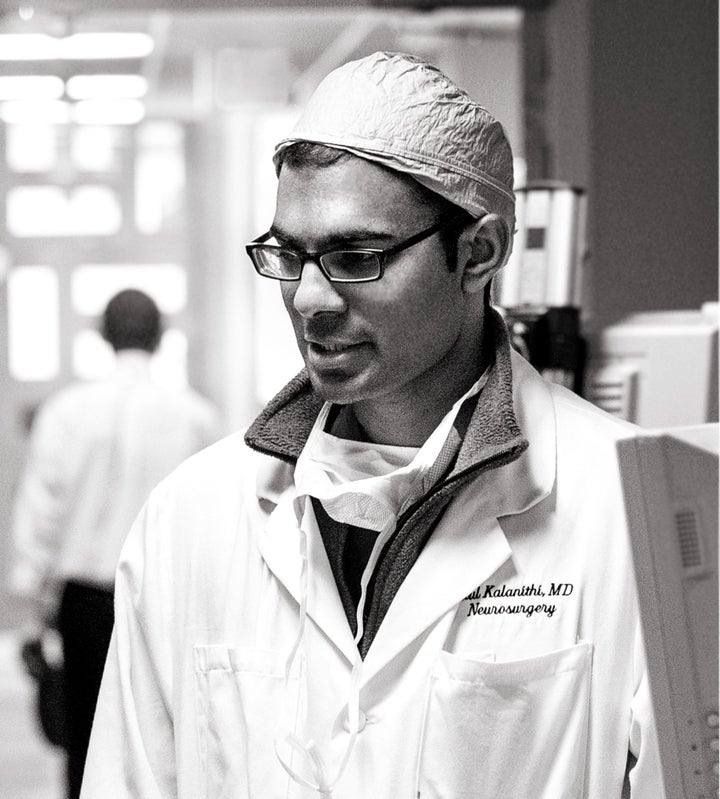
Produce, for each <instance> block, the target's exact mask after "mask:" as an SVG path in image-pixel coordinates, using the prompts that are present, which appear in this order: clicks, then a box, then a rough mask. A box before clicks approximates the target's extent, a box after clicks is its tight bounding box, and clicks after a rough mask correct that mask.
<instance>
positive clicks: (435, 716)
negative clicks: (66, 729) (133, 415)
mask: <svg viewBox="0 0 720 799" xmlns="http://www.w3.org/2000/svg"><path fill="white" fill-rule="evenodd" d="M513 393H514V405H515V413H516V416H517V420H518V422H519V424H520V427H521V429H522V430H523V432H524V434H525V437H526V438H527V439H528V441H529V448H528V449H527V450H526V451H525V452H524V453H523V454H522V455H521V456H520V457H519V458H518V459H517V460H515V461H513V462H512V463H510V464H507V465H505V466H502V467H499V468H496V469H494V470H491V471H488V472H484V473H483V474H481V475H480V476H479V477H478V478H477V479H476V480H474V481H473V482H471V483H470V484H469V485H467V486H465V487H464V488H463V489H462V490H461V492H460V494H459V495H458V496H457V497H456V498H455V499H454V500H453V501H452V502H451V504H450V505H449V507H448V509H447V510H446V512H445V513H444V515H443V516H442V518H441V521H440V523H439V524H438V526H437V528H436V529H435V531H434V532H433V534H432V537H431V538H430V540H429V542H428V543H427V545H426V546H425V548H424V549H423V550H422V552H421V554H420V556H419V559H418V560H417V562H416V563H415V565H414V566H413V568H412V569H411V571H410V573H409V575H408V576H407V577H406V579H405V580H404V582H403V583H402V585H401V586H400V589H399V591H398V593H397V595H396V596H395V598H394V600H393V602H392V604H391V605H390V607H389V610H388V612H387V615H386V616H385V618H384V620H383V622H382V624H381V626H380V628H379V630H378V632H377V635H376V637H375V639H374V641H373V643H372V645H371V647H370V649H369V652H368V654H367V656H366V658H365V660H364V664H363V672H362V684H361V689H360V708H361V711H362V713H361V724H360V726H361V729H360V732H359V734H358V736H357V740H356V743H355V747H354V749H353V751H352V754H351V757H350V760H349V763H348V766H347V768H346V770H345V772H344V774H343V775H342V777H341V779H340V781H339V783H338V785H337V788H336V790H335V791H334V793H333V796H334V797H342V799H361V798H362V799H371V798H372V799H398V798H399V797H402V799H417V798H418V797H420V799H426V798H427V799H470V798H471V797H472V799H509V798H510V797H512V799H579V797H584V798H586V799H619V797H620V795H621V791H622V784H623V776H624V773H625V765H626V757H627V752H628V748H631V749H632V751H633V752H634V753H635V754H636V756H637V757H638V762H637V764H636V765H635V768H634V769H633V771H632V772H631V780H632V785H633V791H632V796H633V799H661V797H662V796H663V791H662V782H661V778H660V767H659V760H658V752H657V742H656V733H655V728H654V723H653V719H652V712H651V707H650V703H649V695H648V684H647V675H646V670H645V664H644V660H643V645H642V636H641V629H640V621H639V614H638V605H637V598H636V588H635V582H634V575H633V567H632V562H631V554H630V546H629V541H628V535H627V530H626V521H625V516H624V511H623V504H622V499H621V486H620V483H619V476H618V469H617V465H616V457H615V450H614V443H615V440H616V439H617V438H618V437H620V436H623V435H627V434H628V432H631V429H630V428H628V426H626V425H625V424H623V423H620V422H617V421H615V420H613V419H611V418H610V417H608V416H607V415H605V414H603V413H601V412H600V411H598V410H596V409H595V408H593V407H592V406H590V405H588V404H587V403H585V402H583V401H582V400H580V399H578V398H577V397H575V396H574V395H572V394H570V393H569V392H567V391H565V390H564V389H561V388H558V387H554V386H549V385H548V384H546V383H545V382H544V381H542V379H541V378H540V377H539V376H538V375H537V373H536V372H535V371H534V370H533V369H532V368H531V367H530V366H528V365H527V364H526V363H525V362H524V361H522V360H521V359H520V358H519V357H517V356H515V355H514V354H513ZM292 493H293V492H292V466H291V465H289V464H286V463H283V462H282V461H280V460H276V459H273V458H270V457H268V456H266V455H262V454H260V453H257V452H254V451H252V450H250V449H249V448H248V447H247V446H245V444H244V443H243V439H242V437H241V436H239V435H237V436H232V437H230V438H228V439H225V440H224V441H222V442H220V443H218V444H216V445H215V446H213V447H211V448H210V449H208V450H206V451H204V452H203V453H200V454H199V455H197V456H195V457H194V458H192V459H191V460H190V461H188V462H186V463H185V464H184V465H183V466H182V467H180V469H179V470H177V471H176V472H175V474H174V475H172V476H171V477H170V478H169V479H167V480H166V481H165V482H164V483H163V484H161V486H160V487H159V488H158V489H157V490H156V491H155V492H154V494H153V495H152V497H151V499H150V501H149V503H148V504H147V506H146V507H145V509H144V511H143V512H142V514H141V515H140V518H139V519H138V521H137V523H136V525H135V527H134V529H133V531H132V533H131V535H130V537H129V539H128V541H127V543H126V546H125V549H124V552H123V556H122V559H121V565H120V568H119V572H118V576H117V588H116V629H115V634H114V638H113V643H112V645H111V650H110V655H109V659H108V665H107V668H106V673H105V677H104V681H103V687H102V691H101V697H100V702H99V705H98V710H97V715H96V723H95V727H94V731H93V738H92V741H91V746H90V753H89V758H88V765H87V768H86V774H85V783H84V789H83V794H82V796H83V799H110V798H112V799H121V798H122V799H125V797H137V798H138V799H156V798H157V799H159V798H160V797H163V799H164V798H165V797H175V796H177V797H180V798H181V799H200V798H201V797H202V798H203V799H204V798H205V797H208V799H210V798H212V799H219V797H223V798H226V799H247V798H252V799H280V797H283V798H285V797H313V796H314V797H316V796H317V795H318V794H317V793H316V792H313V791H310V790H308V789H305V788H302V787H301V786H299V785H298V784H296V783H295V782H294V781H293V780H291V779H290V778H289V777H288V775H287V774H286V772H285V771H284V770H283V768H282V767H281V765H280V764H279V762H278V760H277V758H276V755H275V751H274V744H273V739H274V734H275V731H276V726H277V723H278V720H279V719H280V718H281V717H282V719H283V720H284V722H286V723H289V724H292V723H293V719H298V718H302V717H303V713H302V710H300V711H298V703H300V708H301V709H302V707H303V701H304V700H305V699H306V702H307V708H308V713H307V722H306V724H304V723H303V722H297V724H298V732H299V734H300V735H301V737H302V738H303V739H304V740H307V739H310V738H312V739H314V741H315V742H316V744H317V746H318V749H319V751H320V753H321V754H322V756H323V758H324V759H325V761H326V763H327V764H328V771H329V772H330V773H331V774H333V773H334V772H335V771H336V769H337V764H338V762H339V760H340V758H341V757H342V754H343V752H344V750H345V747H346V744H347V740H348V732H347V730H346V726H347V725H346V719H347V705H348V695H349V678H350V673H351V669H352V662H353V656H354V651H355V650H354V647H355V644H354V643H353V638H352V634H351V632H350V628H349V625H348V622H347V619H346V616H345V613H344V611H343V608H342V605H341V603H340V600H339V597H338V592H337V588H336V586H335V582H334V579H333V575H332V572H331V569H330V566H329V563H328V560H327V556H326V554H325V550H324V547H323V545H322V542H321V539H320V536H319V534H315V535H311V536H310V540H309V552H308V558H309V596H308V621H307V625H306V629H305V634H304V638H303V643H302V647H301V657H300V658H299V659H298V660H296V662H295V665H296V668H295V669H294V673H293V674H292V675H291V677H290V680H289V683H288V685H287V687H284V679H283V669H284V666H285V662H286V658H287V654H288V651H289V649H290V648H291V646H292V643H293V641H294V639H295V636H296V634H297V630H298V605H299V599H300V587H299V586H300V563H301V561H300V556H299V538H298V529H297V525H296V524H295V518H294V516H293V512H292V507H291V497H292ZM299 664H302V666H300V665H299ZM293 765H294V766H295V767H296V768H297V769H298V770H299V771H301V772H307V771H308V768H307V764H306V763H305V761H304V760H303V759H302V758H298V759H297V760H296V761H294V763H293Z"/></svg>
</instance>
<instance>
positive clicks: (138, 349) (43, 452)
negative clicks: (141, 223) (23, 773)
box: [11, 289, 217, 799]
mask: <svg viewBox="0 0 720 799" xmlns="http://www.w3.org/2000/svg"><path fill="white" fill-rule="evenodd" d="M161 332H162V325H161V318H160V313H159V311H158V308H157V306H156V305H155V303H154V302H153V300H152V299H151V298H150V297H148V296H147V295H146V294H144V293H142V292H140V291H137V290H135V289H128V290H126V291H121V292H120V293H119V294H117V295H116V296H115V297H113V299H111V300H110V302H109V303H108V305H107V308H106V310H105V313H104V315H103V320H102V333H103V336H104V337H105V339H106V340H107V341H108V342H109V344H110V345H111V346H112V348H113V350H114V351H115V355H116V365H115V371H114V373H113V374H112V376H111V377H110V378H109V379H107V380H102V381H97V382H91V383H76V384H73V385H71V386H68V387H66V388H65V389H63V390H61V391H60V392H59V393H58V394H57V395H55V396H54V397H53V398H51V399H50V400H49V401H48V402H47V403H46V404H45V405H44V406H43V408H42V409H41V411H40V414H39V416H38V419H37V422H36V424H35V425H34V428H33V431H32V437H31V442H30V454H29V458H28V463H27V468H26V470H25V474H24V476H23V480H22V482H21V485H20V489H19V492H18V496H17V500H16V507H15V519H14V534H15V543H16V549H17V557H16V560H15V563H14V569H13V573H12V575H11V581H12V588H13V589H14V591H15V592H16V593H17V594H18V595H19V596H20V597H23V598H25V599H26V600H27V603H28V604H29V605H30V610H31V615H32V616H33V619H34V625H35V626H36V628H41V627H42V625H43V624H45V623H46V621H48V620H53V622H54V623H56V624H57V625H58V629H59V632H60V635H61V638H62V643H63V653H64V671H65V688H66V702H65V706H66V716H67V742H66V749H67V755H68V760H67V778H68V796H69V797H70V799H74V797H78V796H79V794H80V785H81V782H82V773H83V768H84V763H85V755H86V751H87V745H88V740H89V738H90V730H91V727H92V719H93V713H94V711H95V702H96V700H97V694H98V691H99V688H100V680H101V677H102V670H103V666H104V663H105V656H106V654H107V648H108V644H109V641H110V634H111V632H112V627H113V607H112V598H113V579H114V574H115V568H116V566H117V561H118V556H119V554H120V549H121V546H122V542H123V540H124V539H125V536H126V534H127V531H128V529H129V527H130V525H131V524H132V521H133V519H134V518H135V516H136V515H137V513H138V511H139V509H140V508H141V507H142V504H143V502H144V501H145V499H146V497H147V495H148V493H149V492H150V489H152V488H153V487H154V486H155V485H156V484H157V483H158V482H159V481H160V480H161V479H162V478H163V477H165V476H166V475H167V474H168V473H169V472H170V471H171V470H172V469H173V468H174V467H175V466H177V465H178V464H179V463H180V462H181V461H182V460H184V459H185V458H187V457H188V456H189V455H192V454H193V453H195V452H197V451H198V450H199V449H201V448H202V447H204V446H206V445H208V444H210V443H212V441H214V440H215V439H216V438H217V436H216V426H217V422H216V418H215V417H216V414H215V411H214V409H213V408H212V407H211V405H210V404H209V403H208V402H207V400H205V399H203V398H202V397H200V396H199V395H198V394H196V393H195V392H192V391H183V392H171V391H168V390H166V389H164V388H161V387H159V386H157V385H156V384H155V383H154V382H153V381H152V380H151V376H150V359H151V356H152V353H153V352H154V351H155V350H156V348H157V346H158V344H159V342H160V336H161Z"/></svg>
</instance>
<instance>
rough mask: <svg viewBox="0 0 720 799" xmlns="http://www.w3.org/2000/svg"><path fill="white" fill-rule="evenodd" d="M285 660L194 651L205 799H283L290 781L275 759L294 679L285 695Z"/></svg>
mask: <svg viewBox="0 0 720 799" xmlns="http://www.w3.org/2000/svg"><path fill="white" fill-rule="evenodd" d="M285 657H286V656H285V654H283V653H278V652H271V651H265V650H255V649H236V648H231V647H227V646H196V647H195V648H194V658H195V680H196V685H197V712H198V726H199V729H200V740H199V746H200V757H201V761H202V764H203V772H204V792H203V796H204V797H205V798H206V799H260V797H261V798H262V799H281V797H282V799H285V797H286V796H287V794H288V776H287V774H286V772H285V771H284V769H283V767H282V766H281V765H280V762H279V761H278V759H277V757H276V755H275V744H274V739H275V733H276V729H277V725H278V721H279V719H280V717H281V716H283V717H290V718H292V717H293V716H294V713H295V708H296V706H297V696H298V689H297V684H298V682H297V679H294V678H291V679H290V681H289V683H288V686H287V690H286V689H285Z"/></svg>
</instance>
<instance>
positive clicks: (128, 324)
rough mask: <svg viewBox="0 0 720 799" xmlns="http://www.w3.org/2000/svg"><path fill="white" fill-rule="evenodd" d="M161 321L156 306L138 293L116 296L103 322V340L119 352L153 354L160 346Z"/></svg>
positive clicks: (144, 295)
mask: <svg viewBox="0 0 720 799" xmlns="http://www.w3.org/2000/svg"><path fill="white" fill-rule="evenodd" d="M161 334H162V320H161V318H160V311H159V310H158V307H157V305H156V304H155V302H154V301H153V300H152V299H151V298H150V297H148V295H147V294H144V293H143V292H142V291H138V290H137V289H125V291H121V292H120V293H119V294H116V295H115V296H114V297H113V298H112V299H111V300H110V302H109V303H108V304H107V307H106V308H105V313H104V314H103V318H102V335H103V338H105V340H106V341H107V342H108V343H109V344H110V345H111V346H112V348H113V349H114V350H115V351H116V352H117V351H118V350H130V349H137V350H146V351H147V352H153V351H154V350H155V349H157V346H158V344H159V343H160V336H161Z"/></svg>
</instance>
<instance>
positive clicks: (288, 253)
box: [245, 216, 460, 283]
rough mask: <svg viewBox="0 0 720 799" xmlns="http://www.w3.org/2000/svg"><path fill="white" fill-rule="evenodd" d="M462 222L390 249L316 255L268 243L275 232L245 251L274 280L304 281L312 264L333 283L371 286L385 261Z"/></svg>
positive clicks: (442, 224) (448, 222)
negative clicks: (307, 266) (305, 271)
mask: <svg viewBox="0 0 720 799" xmlns="http://www.w3.org/2000/svg"><path fill="white" fill-rule="evenodd" d="M459 221H460V219H459V218H458V217H457V216H453V217H452V218H450V219H441V220H439V221H438V222H436V223H435V224H434V225H431V226H430V227H429V228H426V229H425V230H421V231H420V232H419V233H416V234H415V235H414V236H410V238H409V239H405V240H404V241H401V242H400V243H399V244H395V245H393V246H392V247H387V248H386V249H377V248H374V247H361V248H354V247H353V248H348V249H344V250H335V249H329V250H315V251H312V252H311V251H309V250H295V249H290V248H288V247H283V246H282V245H279V244H265V242H266V241H267V240H268V239H269V238H272V235H273V234H272V233H271V232H268V233H265V234H264V235H262V236H260V237H259V238H257V239H255V241H252V242H250V244H246V245H245V249H246V251H247V254H248V255H249V256H250V260H251V261H252V262H253V266H254V267H255V270H256V271H257V273H258V274H259V275H262V276H263V277H269V278H272V279H273V280H300V278H301V277H302V270H303V266H304V265H305V264H306V263H307V262H308V261H312V262H313V263H315V264H317V265H318V267H319V268H320V271H321V272H322V273H323V275H325V277H326V278H327V279H328V280H329V281H330V282H331V283H369V282H370V281H372V280H380V278H381V277H382V276H383V271H384V269H385V261H386V260H387V259H388V258H389V257H390V256H392V255H396V254H397V253H399V252H402V251H403V250H407V249H408V248H409V247H413V246H414V245H415V244H419V243H420V242H421V241H423V240H424V239H427V238H429V237H430V236H432V235H433V233H438V232H439V231H441V230H443V229H445V228H449V227H451V226H452V225H453V224H458V222H459Z"/></svg>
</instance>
